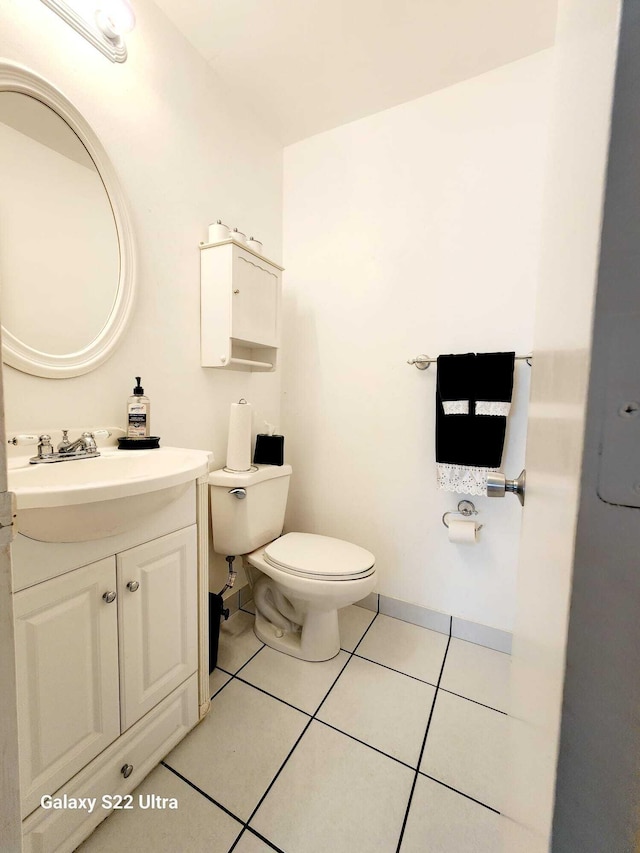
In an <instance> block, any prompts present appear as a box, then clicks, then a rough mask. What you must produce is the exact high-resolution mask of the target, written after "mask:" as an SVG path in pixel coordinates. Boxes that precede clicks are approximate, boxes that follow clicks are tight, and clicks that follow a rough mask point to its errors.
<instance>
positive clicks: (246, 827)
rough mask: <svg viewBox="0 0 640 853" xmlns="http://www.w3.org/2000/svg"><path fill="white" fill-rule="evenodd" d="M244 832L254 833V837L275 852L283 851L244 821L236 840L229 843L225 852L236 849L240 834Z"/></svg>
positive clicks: (229, 852)
mask: <svg viewBox="0 0 640 853" xmlns="http://www.w3.org/2000/svg"><path fill="white" fill-rule="evenodd" d="M245 832H250V833H251V834H252V835H255V836H256V838H259V839H260V841H263V842H264V843H265V844H266V845H267V846H268V847H270V848H271V849H272V850H275V851H276V853H284V850H282V849H281V848H280V847H277V846H276V845H275V844H274V843H273V841H269V839H268V838H266V837H265V836H264V835H262V834H261V833H259V832H258V831H257V830H256V829H253V827H251V826H248V825H247V824H246V823H245V825H244V826H243V827H242V829H241V830H240V833H239V834H238V837H237V838H236V840H235V841H234V842H233V844H232V845H231V847H230V848H229V850H228V851H227V853H233V851H234V850H235V849H236V847H237V845H238V842H239V841H240V839H241V838H242V836H243V835H244V834H245Z"/></svg>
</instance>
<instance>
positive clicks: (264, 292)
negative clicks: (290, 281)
mask: <svg viewBox="0 0 640 853" xmlns="http://www.w3.org/2000/svg"><path fill="white" fill-rule="evenodd" d="M200 259H201V265H200V283H201V304H200V343H201V364H202V366H203V367H216V368H218V369H226V370H245V371H252V370H261V371H273V370H275V369H276V366H277V356H278V348H279V346H280V302H281V289H282V267H281V266H279V265H278V264H276V263H275V262H274V261H270V260H269V259H268V258H265V257H264V255H260V254H258V253H257V252H254V251H253V250H252V249H249V247H248V246H245V245H243V244H241V243H238V242H237V241H235V240H232V239H229V240H222V241H220V242H218V243H201V244H200Z"/></svg>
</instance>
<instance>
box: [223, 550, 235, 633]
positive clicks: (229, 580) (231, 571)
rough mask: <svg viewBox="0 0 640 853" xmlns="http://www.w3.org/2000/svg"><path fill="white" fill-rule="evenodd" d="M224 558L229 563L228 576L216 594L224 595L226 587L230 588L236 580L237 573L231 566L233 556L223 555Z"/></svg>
mask: <svg viewBox="0 0 640 853" xmlns="http://www.w3.org/2000/svg"><path fill="white" fill-rule="evenodd" d="M225 560H226V561H227V563H229V577H228V578H227V582H226V584H225V585H224V586H223V587H222V589H221V590H220V592H219V593H218V595H224V593H225V592H226V591H227V590H228V589H231V588H232V587H233V585H234V584H235V582H236V578H237V577H238V573H237V572H236V570H235V569H234V568H233V561H234V560H235V557H231V556H229V557H225ZM226 618H227V617H225V619H226Z"/></svg>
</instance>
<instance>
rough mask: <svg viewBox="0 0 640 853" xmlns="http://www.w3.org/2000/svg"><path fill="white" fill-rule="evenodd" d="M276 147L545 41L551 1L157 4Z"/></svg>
mask: <svg viewBox="0 0 640 853" xmlns="http://www.w3.org/2000/svg"><path fill="white" fill-rule="evenodd" d="M155 2H156V4H157V5H158V6H159V7H160V8H161V9H162V10H163V11H164V12H165V13H166V15H167V16H168V17H169V18H170V19H171V20H172V21H173V23H174V24H175V26H176V27H177V28H178V29H179V30H180V31H181V32H182V33H183V34H184V35H185V36H186V38H187V39H188V40H189V41H190V42H191V44H192V45H193V46H194V47H195V48H196V49H197V50H198V51H199V52H200V53H201V54H202V56H204V58H205V59H206V60H207V61H208V63H209V64H210V65H211V67H212V68H213V70H214V71H215V73H216V74H217V75H218V77H219V78H220V79H221V80H222V81H223V82H224V83H225V84H226V85H227V87H228V88H229V89H230V90H231V91H232V92H233V93H234V94H235V95H236V96H237V97H239V98H241V99H242V100H243V101H245V102H246V103H248V105H249V106H250V107H251V108H252V110H253V111H254V112H255V113H257V114H258V115H259V116H260V117H261V119H262V120H263V122H264V123H265V124H266V125H267V126H268V127H269V128H270V129H271V131H272V133H273V134H274V135H276V136H277V137H278V138H279V139H280V140H281V141H282V142H283V144H290V143H292V142H296V141H298V140H300V139H304V138H306V137H307V136H312V135H313V134H316V133H319V132H321V131H323V130H329V129H330V128H333V127H337V126H338V125H341V124H345V123H346V122H349V121H353V120H354V119H358V118H362V117H363V116H367V115H371V114H372V113H375V112H379V111H380V110H384V109H387V108H389V107H392V106H396V105H397V104H401V103H404V102H406V101H410V100H413V99H414V98H418V97H421V96H422V95H426V94H428V93H429V92H434V91H436V90H437V89H441V88H443V87H445V86H450V85H452V84H454V83H458V82H460V81H461V80H465V79H468V78H470V77H475V76H476V75H478V74H482V73H484V72H486V71H489V70H491V69H492V68H497V67H498V66H500V65H504V64H506V63H508V62H513V61H515V60H517V59H520V58H522V57H524V56H527V55H529V54H531V53H535V52H536V51H539V50H543V49H544V48H546V47H550V46H551V45H552V44H553V39H554V31H555V21H556V6H557V0H155Z"/></svg>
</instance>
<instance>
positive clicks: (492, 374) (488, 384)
mask: <svg viewBox="0 0 640 853" xmlns="http://www.w3.org/2000/svg"><path fill="white" fill-rule="evenodd" d="M515 355H516V354H515V353H514V352H481V353H478V354H477V355H476V366H475V399H476V401H477V402H481V401H482V402H487V403H503V404H504V405H503V406H494V407H491V406H485V407H483V409H484V410H483V411H479V410H478V409H476V411H477V413H478V414H485V413H486V414H496V415H498V414H501V415H504V416H505V417H506V416H507V415H508V414H509V407H510V403H511V395H512V394H513V366H514V361H515Z"/></svg>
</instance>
